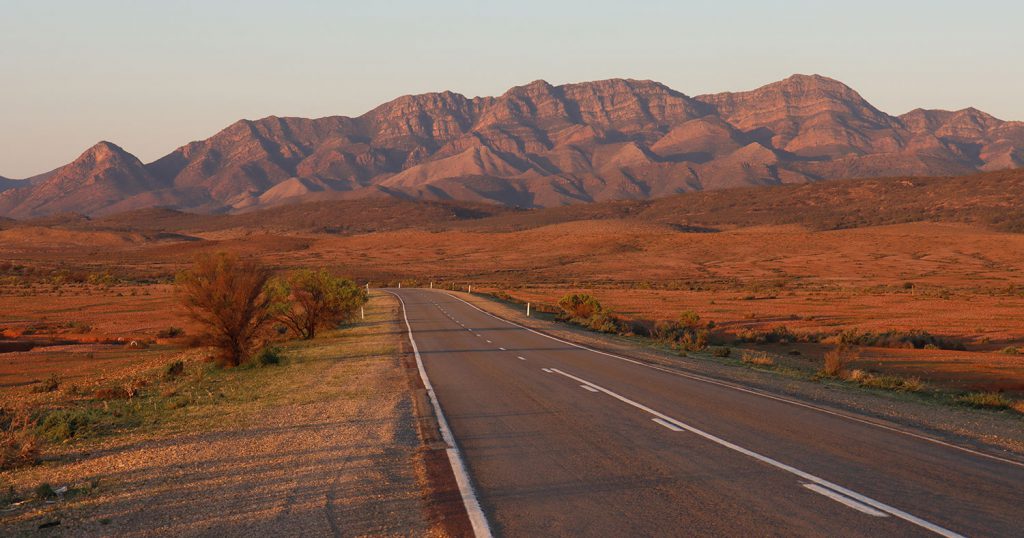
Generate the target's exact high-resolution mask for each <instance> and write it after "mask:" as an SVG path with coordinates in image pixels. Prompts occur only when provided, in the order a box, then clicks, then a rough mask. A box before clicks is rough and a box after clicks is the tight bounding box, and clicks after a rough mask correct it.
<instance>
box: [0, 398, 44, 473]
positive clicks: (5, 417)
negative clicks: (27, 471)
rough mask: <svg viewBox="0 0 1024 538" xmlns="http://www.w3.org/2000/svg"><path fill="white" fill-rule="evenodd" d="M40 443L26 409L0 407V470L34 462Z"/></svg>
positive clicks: (36, 459)
mask: <svg viewBox="0 0 1024 538" xmlns="http://www.w3.org/2000/svg"><path fill="white" fill-rule="evenodd" d="M40 444H41V443H40V440H39V436H38V435H37V434H36V431H35V423H34V422H33V421H32V418H31V416H30V415H29V413H28V411H27V410H25V409H15V410H5V409H0V470H7V469H13V468H16V467H22V466H25V465H32V464H34V463H36V462H37V461H38V460H39V449H40Z"/></svg>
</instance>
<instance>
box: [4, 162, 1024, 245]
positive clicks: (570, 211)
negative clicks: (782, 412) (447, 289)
mask: <svg viewBox="0 0 1024 538" xmlns="http://www.w3.org/2000/svg"><path fill="white" fill-rule="evenodd" d="M1021 199H1024V169H1017V170H1003V171H999V172H985V173H981V174H973V175H969V176H960V177H930V178H919V177H899V178H874V179H851V180H836V181H827V182H816V183H808V184H795V185H784V186H780V187H778V188H772V189H764V188H760V187H745V188H736V189H721V190H715V191H703V192H689V193H684V194H678V195H673V196H666V197H664V198H658V199H655V200H615V201H608V202H598V203H592V204H573V205H568V206H560V207H551V208H539V209H518V208H508V207H504V206H500V205H495V204H483V203H471V202H454V201H449V202H431V201H419V202H412V201H406V200H401V199H397V198H370V199H362V200H335V201H320V202H303V203H295V204H286V205H281V206H276V207H271V208H267V209H259V210H255V211H249V212H244V213H239V214H222V215H210V214H196V213H187V212H182V211H177V210H172V209H161V208H151V209H138V210H133V211H125V212H121V213H116V214H113V215H107V216H102V217H87V216H84V215H80V214H61V215H53V216H49V217H42V218H36V219H29V220H20V221H12V220H5V219H3V218H2V217H0V228H4V227H20V228H26V229H37V228H61V229H68V230H73V231H90V230H91V231H102V232H125V233H139V234H144V235H146V236H147V237H151V236H152V237H161V236H160V235H159V234H170V235H168V237H171V236H180V235H182V234H184V235H191V234H206V233H210V232H222V231H227V230H234V231H237V232H239V233H253V232H255V231H266V232H280V233H284V234H286V235H287V234H290V233H293V232H297V233H299V234H307V233H313V234H332V235H333V234H342V235H348V234H364V233H374V232H382V231H390V230H404V229H415V230H429V231H435V232H439V231H447V230H462V231H473V232H509V231H516V230H526V229H532V228H540V227H546V226H551V225H556V224H563V223H568V222H579V221H585V222H588V223H594V224H595V225H597V224H596V223H598V222H601V221H604V222H606V223H608V222H614V223H616V224H615V225H616V226H620V228H621V230H622V231H623V232H628V231H630V230H632V229H633V228H636V227H643V226H647V225H652V226H659V227H661V228H662V229H663V230H666V233H671V230H675V231H680V232H705V233H713V232H718V231H723V230H730V229H735V228H747V227H752V226H776V225H789V224H796V225H800V226H804V227H806V228H809V229H812V230H837V229H846V228H862V227H869V226H880V225H889V224H900V223H908V222H946V223H967V224H973V225H978V226H982V227H988V228H991V229H994V230H998V231H1006V232H1016V233H1024V212H1021V211H1019V210H1018V209H1017V208H1016V206H1015V204H1016V202H1017V201H1018V200H1021ZM154 234H157V235H155V236H154ZM175 234H177V235H175Z"/></svg>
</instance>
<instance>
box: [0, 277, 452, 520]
mask: <svg viewBox="0 0 1024 538" xmlns="http://www.w3.org/2000/svg"><path fill="white" fill-rule="evenodd" d="M400 316H401V311H400V306H399V304H398V301H397V300H395V299H394V298H393V297H392V296H390V295H387V294H383V293H375V294H374V295H373V297H372V299H371V302H370V304H369V305H368V308H367V319H366V321H365V322H364V323H360V324H358V325H356V326H355V327H353V328H350V329H345V330H342V331H337V332H335V333H332V334H329V335H325V338H323V339H318V340H316V341H313V342H312V343H311V344H308V345H303V346H301V347H299V348H297V349H290V350H289V354H290V356H291V355H294V356H295V357H296V358H295V360H293V361H289V362H288V363H287V364H286V365H285V366H282V367H280V368H281V370H280V372H279V373H276V374H275V377H274V378H273V379H274V381H273V382H272V383H269V384H266V385H263V386H258V387H254V389H255V390H261V391H263V392H262V393H261V394H260V395H259V398H253V399H252V400H251V401H247V402H244V403H241V404H237V405H234V404H230V403H225V404H223V405H224V407H223V408H222V410H221V411H222V412H223V419H222V420H219V421H217V422H215V423H214V424H215V426H213V427H206V426H205V425H200V426H198V428H196V429H195V430H194V431H192V430H191V429H190V427H189V426H187V425H186V426H185V427H184V428H182V427H180V425H179V427H178V428H169V429H167V430H166V431H156V432H148V433H146V434H139V435H126V436H118V437H115V438H108V439H105V440H102V441H100V442H93V443H83V444H82V445H81V446H74V447H73V448H70V449H69V450H65V451H64V452H63V454H62V456H61V457H60V458H57V459H52V460H51V461H47V462H45V463H44V464H42V465H40V466H37V467H32V468H27V469H21V470H18V471H13V472H7V473H4V475H5V476H2V477H0V478H3V479H4V482H5V483H9V484H12V485H14V486H15V487H17V488H19V489H31V488H33V487H35V486H36V485H38V484H42V483H48V484H51V485H53V486H54V487H59V486H61V485H70V486H71V487H72V489H78V487H76V486H77V485H79V484H89V485H90V486H89V489H90V490H91V491H90V492H89V493H85V494H81V495H75V496H73V497H69V498H68V499H66V500H59V501H57V502H54V503H42V502H39V501H36V502H32V503H27V504H25V505H22V506H18V507H15V508H14V509H8V510H7V511H5V512H2V513H0V534H3V535H42V536H138V537H142V536H253V535H266V536H311V535H312V536H331V535H333V536H365V535H375V536H453V535H462V534H464V532H465V529H466V528H467V527H466V525H467V520H465V514H464V509H463V508H462V505H461V503H460V502H459V501H460V498H459V496H458V490H457V487H456V486H455V483H454V478H453V477H451V470H450V468H449V467H448V461H447V459H446V457H445V455H444V450H443V446H438V445H437V443H438V440H437V439H436V436H432V435H433V434H432V433H431V426H432V424H436V423H434V422H433V418H432V411H431V409H430V407H429V405H424V400H423V396H424V395H423V392H422V385H421V384H419V377H418V373H417V372H416V370H415V361H414V359H410V356H409V355H408V354H407V353H405V351H406V349H407V348H408V343H407V342H408V339H407V337H406V332H405V330H404V327H403V326H400V325H399V319H400ZM200 424H203V423H200ZM433 431H436V428H435V429H434V430H433ZM40 527H42V528H40Z"/></svg>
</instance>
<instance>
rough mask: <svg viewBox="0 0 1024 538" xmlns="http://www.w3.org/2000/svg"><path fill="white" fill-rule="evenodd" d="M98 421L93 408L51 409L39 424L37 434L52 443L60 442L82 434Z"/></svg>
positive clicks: (97, 415) (97, 413)
mask: <svg viewBox="0 0 1024 538" xmlns="http://www.w3.org/2000/svg"><path fill="white" fill-rule="evenodd" d="M98 422H99V412H98V411H96V410H94V409H58V410H56V411H51V412H50V413H49V414H47V415H46V417H45V418H43V421H42V424H40V425H39V434H40V435H41V436H43V438H45V439H46V440H48V441H50V442H52V443H61V442H64V441H67V440H68V439H71V438H72V437H75V436H77V435H82V434H84V433H85V432H87V431H89V430H90V429H91V428H93V427H94V426H95V425H96V424H97V423H98Z"/></svg>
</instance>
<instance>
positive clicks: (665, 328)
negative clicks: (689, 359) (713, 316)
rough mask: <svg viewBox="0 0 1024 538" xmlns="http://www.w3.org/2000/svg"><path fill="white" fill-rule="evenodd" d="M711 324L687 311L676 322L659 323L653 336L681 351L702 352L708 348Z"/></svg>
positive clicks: (694, 313) (653, 331) (654, 329)
mask: <svg viewBox="0 0 1024 538" xmlns="http://www.w3.org/2000/svg"><path fill="white" fill-rule="evenodd" d="M713 326H714V325H713V324H712V323H711V322H707V323H705V322H702V321H701V319H700V316H699V315H698V314H697V313H696V312H694V311H692V310H686V311H684V312H683V313H682V314H680V315H679V318H678V319H676V320H674V321H659V322H658V323H656V324H655V325H654V328H653V330H652V334H651V336H652V337H653V338H655V339H657V340H659V341H661V342H665V343H668V344H671V345H673V346H676V347H678V348H679V349H680V350H681V351H700V350H702V349H704V348H706V347H708V341H709V339H710V332H709V329H710V328H711V327H713Z"/></svg>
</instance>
